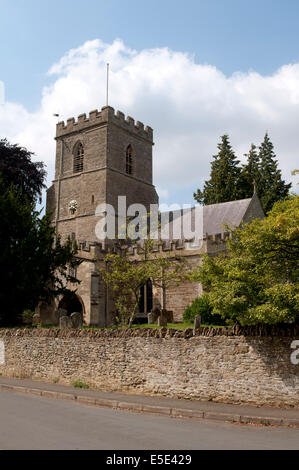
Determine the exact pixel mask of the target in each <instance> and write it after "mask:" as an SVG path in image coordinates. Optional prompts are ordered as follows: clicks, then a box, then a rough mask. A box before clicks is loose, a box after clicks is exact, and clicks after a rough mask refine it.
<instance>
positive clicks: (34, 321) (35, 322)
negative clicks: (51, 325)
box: [32, 313, 41, 326]
mask: <svg viewBox="0 0 299 470" xmlns="http://www.w3.org/2000/svg"><path fill="white" fill-rule="evenodd" d="M40 322H41V319H40V315H39V314H38V313H35V314H34V315H33V317H32V326H37V325H39V324H40Z"/></svg>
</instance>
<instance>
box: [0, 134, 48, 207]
mask: <svg viewBox="0 0 299 470" xmlns="http://www.w3.org/2000/svg"><path fill="white" fill-rule="evenodd" d="M32 156H33V153H32V152H29V151H28V150H27V149H25V148H23V147H20V146H18V145H12V144H10V143H9V142H8V141H7V140H6V139H3V140H0V175H1V178H2V191H3V190H4V191H8V190H9V189H10V186H11V185H13V186H14V188H15V190H16V191H17V192H19V194H21V195H22V197H23V199H24V198H25V197H27V198H28V200H29V201H30V202H34V203H35V202H37V201H38V200H39V201H40V202H41V195H42V190H43V189H44V188H45V187H46V186H45V184H44V180H45V176H46V171H45V167H44V164H43V163H42V162H33V161H32V160H31V158H32Z"/></svg>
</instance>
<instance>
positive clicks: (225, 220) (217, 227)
mask: <svg viewBox="0 0 299 470" xmlns="http://www.w3.org/2000/svg"><path fill="white" fill-rule="evenodd" d="M251 201H252V198H249V199H241V200H239V201H230V202H222V203H219V204H211V205H208V206H196V207H193V208H192V209H191V214H192V215H191V220H192V230H194V228H195V225H194V219H195V217H194V214H195V211H198V213H201V211H202V224H201V227H200V232H201V233H199V234H198V235H199V237H201V236H202V235H203V236H204V235H206V234H207V235H216V234H220V233H224V232H225V231H226V229H225V225H228V226H229V227H230V228H232V229H233V228H235V227H239V225H240V224H241V222H242V220H243V218H244V216H245V214H246V212H247V210H248V207H249V205H250V203H251ZM164 214H166V213H164ZM169 214H170V218H169V219H170V223H169V230H170V239H172V238H176V237H173V226H174V221H176V223H179V224H180V225H181V226H182V221H183V218H184V217H188V216H186V215H183V212H182V210H177V211H173V212H170V213H169ZM178 219H180V221H179V220H178ZM166 225H168V224H166ZM162 226H163V224H162ZM164 226H165V225H164Z"/></svg>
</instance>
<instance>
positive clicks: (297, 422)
mask: <svg viewBox="0 0 299 470" xmlns="http://www.w3.org/2000/svg"><path fill="white" fill-rule="evenodd" d="M0 391H12V392H16V393H24V394H30V395H35V396H41V397H44V398H56V399H63V400H70V401H71V400H73V401H76V402H78V403H82V404H87V405H93V406H103V407H108V408H114V409H122V410H131V411H139V412H140V411H142V412H146V413H155V414H160V415H167V416H171V417H173V418H194V419H207V420H217V421H227V422H234V423H241V424H262V425H264V426H267V425H275V426H292V427H296V428H298V427H299V419H292V418H277V417H263V416H248V415H246V416H245V415H244V416H243V415H237V414H230V413H221V412H219V413H218V412H211V411H207V412H206V411H201V410H192V409H187V408H186V409H185V408H171V407H166V406H156V405H144V404H141V403H135V402H125V401H117V400H109V399H106V398H97V397H88V396H85V395H77V394H76V393H67V392H58V391H57V392H55V391H53V390H43V389H37V388H28V387H22V386H16V385H9V384H0Z"/></svg>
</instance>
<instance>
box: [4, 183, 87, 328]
mask: <svg viewBox="0 0 299 470" xmlns="http://www.w3.org/2000/svg"><path fill="white" fill-rule="evenodd" d="M0 217H1V224H0V244H1V257H0V272H1V284H0V285H1V287H0V324H1V325H2V326H3V325H14V324H16V323H18V322H19V321H20V318H21V315H22V313H23V311H24V310H25V309H30V310H34V308H35V306H36V305H37V303H38V302H39V300H50V299H51V298H52V297H53V296H56V295H59V294H64V293H66V292H68V289H66V288H65V284H66V282H67V281H71V282H77V280H76V279H75V278H73V277H72V276H70V275H69V274H68V267H69V266H71V267H75V266H77V265H78V264H79V261H78V260H76V259H75V254H76V247H74V246H72V243H71V242H70V241H68V242H67V243H66V244H65V245H62V244H61V242H60V239H59V238H56V237H55V229H54V228H53V227H52V226H51V223H50V219H49V216H48V215H46V216H44V217H40V213H38V212H36V211H35V210H34V209H33V203H31V202H29V201H28V200H27V199H26V198H25V200H24V198H23V194H22V193H21V192H20V191H19V192H17V191H16V189H15V188H14V187H11V188H10V190H9V191H5V188H3V184H2V183H0Z"/></svg>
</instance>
